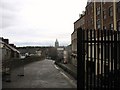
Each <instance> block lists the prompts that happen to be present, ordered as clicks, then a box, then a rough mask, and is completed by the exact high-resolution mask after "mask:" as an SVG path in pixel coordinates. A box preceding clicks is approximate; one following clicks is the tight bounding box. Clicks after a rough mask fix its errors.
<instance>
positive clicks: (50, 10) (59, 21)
mask: <svg viewBox="0 0 120 90" xmlns="http://www.w3.org/2000/svg"><path fill="white" fill-rule="evenodd" d="M86 4H87V0H0V21H2V22H0V31H1V32H2V34H1V36H2V37H4V38H8V39H9V40H10V43H14V44H15V45H17V46H26V45H29V46H30V45H32V46H33V45H37V46H38V45H40V46H42V45H45V46H46V45H47V46H50V45H51V46H54V42H55V40H56V38H57V39H58V41H59V43H60V45H69V44H70V43H71V33H72V32H73V31H74V24H73V23H74V22H75V21H76V20H77V19H78V18H79V14H81V13H82V11H84V10H85V6H86ZM1 15H2V16H1Z"/></svg>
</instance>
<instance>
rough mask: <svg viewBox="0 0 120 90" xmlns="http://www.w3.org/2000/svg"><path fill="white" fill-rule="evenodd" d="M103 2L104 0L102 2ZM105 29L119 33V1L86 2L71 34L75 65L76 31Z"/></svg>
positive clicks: (90, 0) (75, 63)
mask: <svg viewBox="0 0 120 90" xmlns="http://www.w3.org/2000/svg"><path fill="white" fill-rule="evenodd" d="M104 1H105V0H104ZM80 27H81V28H82V29H85V30H86V29H95V30H98V29H102V30H103V29H106V30H119V31H120V1H119V2H92V0H88V2H87V5H86V7H85V13H84V14H81V17H80V18H79V19H78V20H77V21H75V22H74V31H73V33H72V34H71V43H72V61H73V64H74V65H77V29H78V28H80Z"/></svg>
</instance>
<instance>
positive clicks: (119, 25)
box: [118, 21, 120, 31]
mask: <svg viewBox="0 0 120 90" xmlns="http://www.w3.org/2000/svg"><path fill="white" fill-rule="evenodd" d="M118 31H120V21H118Z"/></svg>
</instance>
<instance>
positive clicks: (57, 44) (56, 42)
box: [55, 39, 59, 47]
mask: <svg viewBox="0 0 120 90" xmlns="http://www.w3.org/2000/svg"><path fill="white" fill-rule="evenodd" d="M55 47H59V42H58V40H57V39H56V41H55Z"/></svg>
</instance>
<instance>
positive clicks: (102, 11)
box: [85, 1, 120, 30]
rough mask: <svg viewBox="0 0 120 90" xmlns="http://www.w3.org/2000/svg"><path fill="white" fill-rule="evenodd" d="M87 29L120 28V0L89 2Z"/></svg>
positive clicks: (86, 15) (86, 19) (86, 20)
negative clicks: (114, 0) (113, 0)
mask: <svg viewBox="0 0 120 90" xmlns="http://www.w3.org/2000/svg"><path fill="white" fill-rule="evenodd" d="M85 17H86V18H85V29H95V30H97V29H102V30H103V29H106V30H118V28H119V22H120V1H119V2H89V3H87V6H86V14H85Z"/></svg>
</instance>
